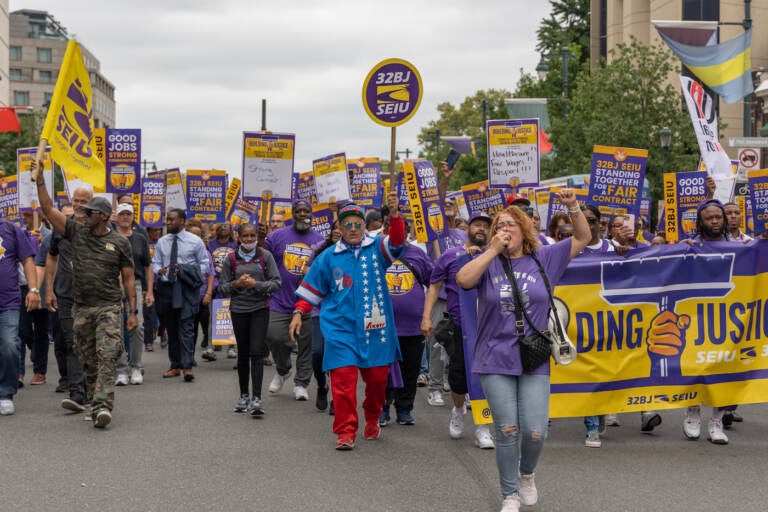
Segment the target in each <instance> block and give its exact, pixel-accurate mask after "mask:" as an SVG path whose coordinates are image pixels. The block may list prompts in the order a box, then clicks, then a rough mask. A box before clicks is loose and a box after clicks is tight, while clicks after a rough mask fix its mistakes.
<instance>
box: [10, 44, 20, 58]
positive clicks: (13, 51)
mask: <svg viewBox="0 0 768 512" xmlns="http://www.w3.org/2000/svg"><path fill="white" fill-rule="evenodd" d="M8 54H9V58H10V60H21V46H11V47H10V49H9V52H8Z"/></svg>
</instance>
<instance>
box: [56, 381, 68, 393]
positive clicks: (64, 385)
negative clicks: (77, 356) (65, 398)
mask: <svg viewBox="0 0 768 512" xmlns="http://www.w3.org/2000/svg"><path fill="white" fill-rule="evenodd" d="M67 391H69V384H68V383H66V382H60V383H59V385H58V386H56V392H57V393H66V392H67Z"/></svg>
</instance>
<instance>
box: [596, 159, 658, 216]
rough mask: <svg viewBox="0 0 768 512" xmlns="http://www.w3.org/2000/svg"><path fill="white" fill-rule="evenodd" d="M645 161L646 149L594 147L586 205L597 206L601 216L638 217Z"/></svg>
mask: <svg viewBox="0 0 768 512" xmlns="http://www.w3.org/2000/svg"><path fill="white" fill-rule="evenodd" d="M647 161H648V150H647V149H632V148H619V147H614V146H595V147H594V148H593V150H592V172H591V174H590V176H589V199H588V203H589V204H591V205H594V206H597V208H598V209H599V210H600V213H601V214H602V216H606V217H607V216H611V215H615V214H621V213H630V214H632V215H634V216H635V217H638V216H639V215H640V196H641V195H642V192H643V180H645V164H646V162H647Z"/></svg>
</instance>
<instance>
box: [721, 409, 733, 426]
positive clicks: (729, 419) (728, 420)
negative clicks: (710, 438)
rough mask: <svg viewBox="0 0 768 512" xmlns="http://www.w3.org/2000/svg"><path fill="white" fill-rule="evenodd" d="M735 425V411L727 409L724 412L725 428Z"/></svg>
mask: <svg viewBox="0 0 768 512" xmlns="http://www.w3.org/2000/svg"><path fill="white" fill-rule="evenodd" d="M731 425H733V412H731V411H725V412H724V413H723V428H726V429H729V428H731Z"/></svg>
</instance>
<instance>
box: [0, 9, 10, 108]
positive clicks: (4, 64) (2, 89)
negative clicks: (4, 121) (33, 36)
mask: <svg viewBox="0 0 768 512" xmlns="http://www.w3.org/2000/svg"><path fill="white" fill-rule="evenodd" d="M8 23H9V19H8V0H0V107H7V106H8V105H10V91H11V87H10V83H9V82H8V47H9V38H10V35H9V27H8Z"/></svg>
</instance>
